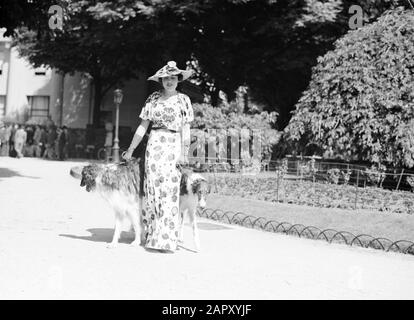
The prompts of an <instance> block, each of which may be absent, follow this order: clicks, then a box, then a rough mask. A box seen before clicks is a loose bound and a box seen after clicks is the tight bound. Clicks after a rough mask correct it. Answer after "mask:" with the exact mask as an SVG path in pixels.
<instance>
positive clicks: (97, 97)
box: [93, 78, 102, 128]
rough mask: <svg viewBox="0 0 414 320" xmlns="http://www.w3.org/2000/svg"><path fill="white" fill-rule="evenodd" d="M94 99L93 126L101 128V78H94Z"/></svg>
mask: <svg viewBox="0 0 414 320" xmlns="http://www.w3.org/2000/svg"><path fill="white" fill-rule="evenodd" d="M93 87H94V99H93V126H94V127H95V128H97V127H99V120H100V117H101V103H102V83H101V81H100V79H99V78H94V81H93Z"/></svg>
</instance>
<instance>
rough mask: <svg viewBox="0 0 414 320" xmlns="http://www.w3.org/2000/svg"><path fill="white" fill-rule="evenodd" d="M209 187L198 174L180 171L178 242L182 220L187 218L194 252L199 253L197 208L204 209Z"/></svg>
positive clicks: (181, 235)
mask: <svg viewBox="0 0 414 320" xmlns="http://www.w3.org/2000/svg"><path fill="white" fill-rule="evenodd" d="M210 190H211V188H210V185H209V184H208V182H207V180H206V179H205V178H204V177H203V176H202V175H200V174H199V173H194V172H192V171H190V170H184V169H183V170H182V174H181V183H180V231H179V242H181V243H183V226H184V218H185V217H188V218H189V220H190V224H191V227H192V229H193V242H194V245H195V250H196V251H200V239H199V236H198V227H197V221H196V216H197V208H200V209H203V208H205V207H206V195H207V194H208V193H210Z"/></svg>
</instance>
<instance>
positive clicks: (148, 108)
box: [139, 91, 159, 120]
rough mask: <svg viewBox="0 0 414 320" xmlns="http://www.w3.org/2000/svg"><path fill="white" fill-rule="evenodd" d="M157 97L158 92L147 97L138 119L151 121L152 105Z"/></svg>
mask: <svg viewBox="0 0 414 320" xmlns="http://www.w3.org/2000/svg"><path fill="white" fill-rule="evenodd" d="M158 97H159V92H158V91H156V92H153V93H152V94H150V95H149V97H148V98H147V100H146V101H145V104H144V107H143V108H142V110H141V113H140V114H139V117H140V118H141V119H142V120H152V109H153V105H154V103H155V102H156V101H157V99H158Z"/></svg>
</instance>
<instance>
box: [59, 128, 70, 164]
mask: <svg viewBox="0 0 414 320" xmlns="http://www.w3.org/2000/svg"><path fill="white" fill-rule="evenodd" d="M67 133H68V131H67V127H66V126H63V127H62V129H61V130H60V134H59V138H58V149H59V151H58V155H59V160H60V161H63V160H65V149H66V144H67V141H68V139H67Z"/></svg>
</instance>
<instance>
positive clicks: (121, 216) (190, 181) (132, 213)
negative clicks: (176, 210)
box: [80, 159, 210, 251]
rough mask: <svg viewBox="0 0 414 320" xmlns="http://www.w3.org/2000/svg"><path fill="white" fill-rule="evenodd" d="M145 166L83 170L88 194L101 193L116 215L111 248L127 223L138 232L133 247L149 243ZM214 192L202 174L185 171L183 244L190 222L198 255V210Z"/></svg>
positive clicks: (138, 161)
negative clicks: (144, 211) (145, 223)
mask: <svg viewBox="0 0 414 320" xmlns="http://www.w3.org/2000/svg"><path fill="white" fill-rule="evenodd" d="M143 176H144V166H143V161H142V160H141V159H136V160H132V161H128V162H127V163H126V164H119V165H116V164H105V165H97V164H92V165H88V166H86V167H84V168H83V170H82V177H81V183H80V185H81V186H82V187H83V186H85V187H86V191H88V192H91V191H92V192H97V193H98V194H99V195H101V196H102V197H103V198H104V199H105V200H106V201H107V202H108V203H109V205H110V206H111V208H112V209H113V210H114V212H115V229H114V235H113V238H112V242H111V243H110V244H108V247H110V248H113V247H115V246H116V245H117V244H118V241H119V239H120V236H121V231H122V226H123V221H124V220H128V221H129V222H130V224H131V226H132V228H133V231H134V232H135V240H134V241H133V242H132V245H135V246H138V245H140V244H144V242H145V231H144V226H143V223H142V215H141V213H142V204H143V196H144V194H143V179H142V177H143ZM209 192H210V186H209V185H208V183H207V180H206V179H205V178H204V177H203V176H201V175H200V174H198V173H193V172H192V171H190V170H186V169H183V171H182V175H181V183H180V232H179V241H180V242H181V243H183V226H184V219H185V218H188V219H189V221H190V224H191V226H192V229H193V242H194V244H195V248H196V251H199V250H200V240H199V235H198V228H197V221H196V215H197V208H204V207H205V206H206V195H207V194H208V193H209Z"/></svg>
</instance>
